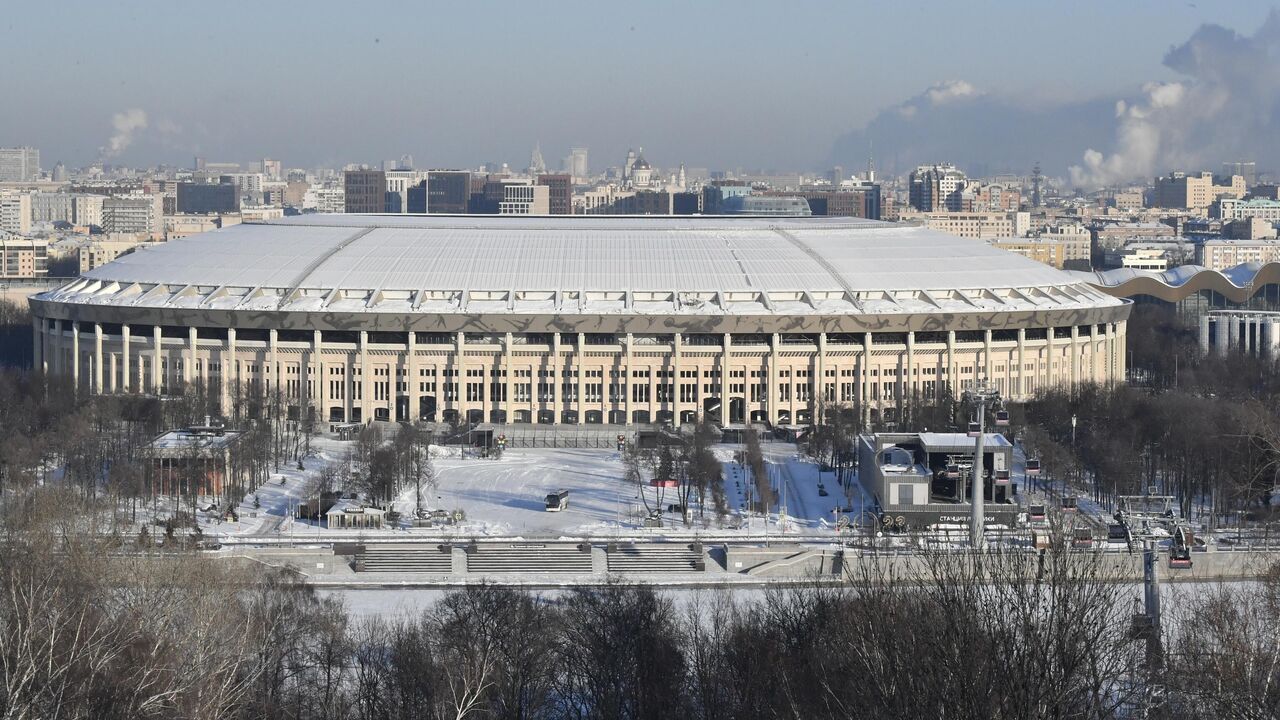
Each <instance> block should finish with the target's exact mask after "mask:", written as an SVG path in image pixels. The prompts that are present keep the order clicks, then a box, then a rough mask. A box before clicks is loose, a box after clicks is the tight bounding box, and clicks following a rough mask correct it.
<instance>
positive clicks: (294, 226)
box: [30, 215, 1129, 425]
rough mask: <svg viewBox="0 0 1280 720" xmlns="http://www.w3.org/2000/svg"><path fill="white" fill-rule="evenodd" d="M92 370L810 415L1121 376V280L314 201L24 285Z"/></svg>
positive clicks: (945, 255) (594, 417) (407, 408)
mask: <svg viewBox="0 0 1280 720" xmlns="http://www.w3.org/2000/svg"><path fill="white" fill-rule="evenodd" d="M30 303H31V310H32V314H33V317H34V328H33V330H34V335H35V358H34V360H35V363H36V366H37V367H42V368H44V369H45V370H47V371H49V372H53V373H61V374H64V375H68V376H70V377H71V378H73V379H74V381H75V383H76V385H77V386H78V387H79V388H81V389H82V390H83V391H85V392H92V393H153V394H167V393H177V392H182V391H183V389H184V388H189V387H192V386H194V385H199V386H202V387H203V388H204V389H205V390H206V391H207V392H208V393H209V395H210V396H211V397H214V398H219V399H220V400H221V403H222V407H223V408H224V412H225V409H226V408H227V407H229V405H228V403H229V402H230V400H231V398H232V397H233V395H232V393H233V392H235V390H236V389H249V390H252V391H255V392H271V391H279V392H280V393H282V394H283V396H284V398H285V403H286V404H288V405H289V406H290V408H289V410H290V413H291V414H293V413H296V412H302V411H304V410H303V409H304V408H305V409H306V410H305V411H309V412H315V413H317V414H318V415H319V416H320V418H321V419H323V420H325V421H330V422H368V421H370V420H382V421H410V420H423V421H428V422H441V421H450V420H465V421H470V422H489V423H537V424H567V425H579V424H586V425H591V424H611V425H645V424H652V423H668V422H669V423H672V424H676V425H678V424H681V423H688V422H692V421H694V420H695V419H696V418H698V417H700V416H703V415H707V416H710V417H711V418H713V419H716V420H719V421H720V422H722V423H724V424H727V425H735V424H742V423H748V422H769V423H771V424H775V425H793V424H794V425H802V424H805V423H807V422H809V421H810V420H811V418H812V415H813V413H814V409H815V408H816V407H818V405H819V404H820V403H822V402H823V401H833V402H840V403H849V404H857V405H858V406H859V407H860V408H861V409H862V411H863V415H864V418H865V419H867V420H878V419H885V420H889V419H892V417H893V414H894V411H895V409H896V408H899V407H901V406H902V405H903V404H904V403H905V402H907V401H908V400H910V399H911V398H918V399H920V400H923V401H929V400H930V399H932V398H936V397H938V396H940V395H941V394H942V393H944V392H946V391H947V390H948V388H950V389H951V390H952V391H954V392H956V393H958V392H959V391H961V390H962V389H964V388H965V387H968V386H969V385H971V384H972V383H973V382H974V381H975V380H976V379H979V378H984V377H985V378H988V379H989V380H990V382H991V383H992V385H994V386H995V387H996V388H997V389H999V391H1000V392H1001V393H1002V394H1003V395H1004V396H1005V397H1006V398H1008V399H1014V400H1016V399H1019V398H1025V397H1027V396H1029V395H1030V394H1031V393H1033V392H1034V391H1035V390H1036V388H1038V387H1042V386H1047V385H1057V384H1063V383H1075V382H1083V381H1098V382H1108V381H1112V380H1114V379H1119V378H1123V377H1124V359H1125V352H1124V342H1125V321H1126V318H1127V317H1128V312H1129V304H1128V301H1125V300H1121V299H1118V298H1114V297H1111V296H1108V295H1106V294H1104V293H1102V292H1100V291H1098V290H1096V289H1094V288H1092V287H1091V286H1090V285H1088V284H1087V283H1086V282H1084V281H1082V280H1080V279H1077V278H1075V277H1072V276H1070V275H1068V274H1065V273H1063V272H1060V271H1058V270H1055V269H1053V268H1051V267H1048V266H1045V265H1042V264H1040V263H1037V262H1034V261H1032V260H1029V259H1026V258H1023V257H1021V256H1019V255H1016V254H1013V253H1008V252H1004V251H1001V250H997V249H994V248H992V247H990V246H989V245H987V244H985V243H982V242H978V241H973V240H967V239H963V238H958V237H954V236H951V235H946V234H943V233H940V232H935V231H931V230H928V229H925V228H922V227H917V226H909V225H895V224H889V223H881V222H875V221H868V220H859V219H848V218H754V217H733V218H725V217H697V216H694V217H687V216H684V217H610V218H597V217H590V218H587V217H581V218H579V217H527V216H526V217H520V218H505V217H504V218H499V217H489V216H378V215H312V216H305V217H295V218H287V219H284V220H280V221H275V222H270V223H266V224H245V225H237V226H234V227H230V228H224V229H221V230H215V231H213V232H208V233H203V234H200V235H195V236H191V237H188V238H184V239H181V240H176V241H174V242H170V243H166V244H163V245H160V246H158V247H155V248H149V249H144V250H140V251H138V252H135V253H133V254H130V255H126V256H123V257H121V258H119V259H118V260H116V261H114V262H112V263H109V264H106V265H103V266H101V267H98V268H95V269H93V270H90V271H88V272H86V273H84V275H83V276H82V277H80V278H78V279H77V280H75V281H73V282H71V283H70V284H68V285H66V286H64V287H62V288H59V289H57V290H52V291H49V292H45V293H41V294H38V295H35V296H33V297H32V299H31V301H30Z"/></svg>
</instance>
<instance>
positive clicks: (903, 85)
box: [0, 3, 1280, 181]
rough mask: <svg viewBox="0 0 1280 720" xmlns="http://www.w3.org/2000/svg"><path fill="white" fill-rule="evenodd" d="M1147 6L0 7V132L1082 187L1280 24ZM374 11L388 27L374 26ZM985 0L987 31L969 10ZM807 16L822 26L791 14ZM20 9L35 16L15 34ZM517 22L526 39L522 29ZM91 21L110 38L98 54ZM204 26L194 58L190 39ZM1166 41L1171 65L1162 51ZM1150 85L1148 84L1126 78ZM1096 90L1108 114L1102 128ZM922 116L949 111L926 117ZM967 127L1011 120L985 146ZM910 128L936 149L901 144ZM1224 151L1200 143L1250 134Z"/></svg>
mask: <svg viewBox="0 0 1280 720" xmlns="http://www.w3.org/2000/svg"><path fill="white" fill-rule="evenodd" d="M1146 5H1148V4H1147V3H1139V4H1137V5H1135V6H1133V7H1118V8H1113V7H1108V10H1107V12H1108V18H1109V22H1107V23H1102V24H1099V23H1096V22H1094V21H1093V19H1092V18H1090V19H1088V20H1087V21H1086V19H1085V18H1086V17H1087V16H1089V14H1088V13H1076V12H1074V11H1073V10H1071V9H1060V8H1056V9H1047V8H1046V9H1036V10H1029V9H1025V8H1022V7H1021V6H1019V5H1014V4H1011V3H996V4H995V5H993V6H991V9H992V12H991V13H988V14H986V15H982V14H978V15H979V17H973V15H974V14H973V13H967V14H966V13H960V12H959V11H957V10H952V9H949V8H935V9H934V10H933V11H932V12H930V13H927V14H926V15H927V17H914V16H908V15H906V14H905V13H904V12H903V11H900V10H895V9H893V8H888V7H884V6H871V7H866V8H852V7H846V6H843V5H827V4H818V3H813V4H806V5H803V6H800V7H798V8H794V9H790V10H788V9H781V8H775V7H771V6H761V5H748V6H745V7H741V8H735V12H734V13H733V14H726V13H724V12H722V11H720V10H719V9H711V8H677V7H676V6H669V5H657V6H647V9H646V10H644V11H643V12H642V13H641V14H640V15H638V16H636V17H635V18H627V19H624V20H620V21H617V22H616V23H615V24H613V25H611V26H608V27H604V28H601V27H598V26H597V25H595V24H593V22H592V20H591V14H590V13H589V12H585V10H586V8H583V7H580V6H560V7H558V8H557V9H555V10H552V11H538V12H535V11H532V10H530V9H528V8H521V7H519V6H509V5H500V6H495V7H489V8H485V9H474V8H431V9H430V14H428V12H427V10H425V9H422V8H409V7H387V6H383V7H381V8H380V9H382V10H383V12H382V13H381V14H379V13H371V16H372V19H370V20H362V19H354V20H353V19H352V18H344V19H343V23H342V24H341V25H337V24H334V23H332V22H330V20H331V19H332V17H333V15H334V13H335V12H336V9H335V8H333V7H331V6H329V5H327V4H324V3H321V4H319V5H316V6H314V8H312V6H308V8H309V10H312V9H314V11H313V12H312V11H309V12H308V13H306V14H305V15H304V14H302V13H300V12H295V9H294V8H288V7H285V8H263V9H261V11H260V12H259V13H258V14H256V15H255V16H254V19H255V20H256V22H250V23H245V22H243V20H244V19H243V18H241V17H238V16H219V15H217V14H215V13H211V12H210V11H208V10H202V9H200V8H190V9H183V10H182V11H181V14H178V13H177V11H176V10H173V9H165V8H161V7H151V6H148V5H145V4H124V5H122V6H119V7H118V8H114V9H112V10H111V11H109V12H108V11H106V10H104V9H100V8H96V7H94V6H89V5H75V4H73V5H72V6H71V7H70V8H69V11H68V12H60V13H59V14H58V16H57V17H54V16H51V15H48V13H49V11H48V10H47V9H42V8H39V7H26V8H22V9H20V10H18V11H17V12H16V13H14V14H12V15H11V17H10V24H9V26H8V27H9V31H8V32H9V35H10V36H11V37H12V39H13V41H14V42H13V43H12V48H13V50H14V56H15V57H14V61H13V63H12V71H11V72H10V73H9V74H8V75H6V77H5V78H4V79H0V90H2V91H4V92H6V94H8V95H9V96H11V97H22V98H24V99H25V101H24V102H23V103H22V104H21V112H15V113H10V114H8V115H6V116H4V117H0V138H3V143H0V144H5V145H24V144H25V145H32V146H36V147H41V148H43V149H44V153H45V155H44V160H45V163H46V164H47V165H52V164H53V163H54V162H56V161H57V160H63V161H64V162H66V163H67V164H68V165H83V164H88V163H89V162H92V161H93V160H94V159H95V158H99V157H102V158H106V159H108V160H109V161H114V162H118V163H121V164H126V165H148V164H153V163H160V162H164V163H169V164H179V165H181V164H186V163H188V162H190V158H191V156H192V155H195V154H200V155H204V156H207V157H210V158H211V159H212V158H228V159H245V158H251V157H256V156H271V157H282V158H284V159H285V162H286V164H288V165H289V166H291V167H313V166H319V165H327V166H333V167H341V166H342V165H345V164H347V163H351V162H374V161H376V160H377V159H379V158H388V157H399V156H400V155H401V154H405V153H408V154H412V155H413V156H414V157H415V158H418V164H419V165H420V166H424V167H427V166H430V167H472V166H476V165H479V164H480V163H484V162H489V161H498V162H509V163H512V166H513V167H518V166H520V165H522V164H523V162H524V161H525V159H527V157H528V153H529V149H530V148H531V147H532V146H533V144H534V143H536V142H540V143H541V145H542V147H543V148H545V149H546V150H547V152H548V157H550V158H552V160H551V163H550V164H558V159H559V158H560V157H561V156H562V155H563V154H566V153H567V151H568V149H569V148H570V147H571V146H585V147H588V148H591V152H592V158H593V160H594V161H595V162H593V165H594V166H595V167H596V168H603V167H605V166H607V165H611V164H615V163H616V162H618V161H617V160H615V158H621V156H622V155H623V154H624V153H625V151H626V148H627V147H630V146H639V145H644V146H646V147H648V148H652V151H651V153H650V160H651V161H652V162H654V164H655V165H657V166H661V167H675V166H676V165H677V164H679V163H680V162H685V163H687V164H688V165H690V166H698V167H711V168H728V169H732V168H735V167H742V168H760V169H765V168H773V169H777V170H783V171H798V170H810V169H814V168H819V167H824V166H827V165H830V164H832V163H836V162H838V163H841V164H844V165H846V166H857V165H861V164H863V163H864V162H865V158H866V156H867V155H868V154H869V152H870V150H871V148H870V146H872V145H874V148H875V150H874V152H875V154H876V156H877V160H878V162H877V164H878V165H879V166H881V167H884V168H886V169H889V170H896V171H897V172H899V173H901V172H905V171H906V170H907V169H909V167H910V166H911V165H913V164H914V163H917V162H924V161H936V160H938V159H950V160H952V161H955V162H957V163H959V164H965V163H966V159H967V157H968V155H969V154H972V155H974V156H978V155H981V156H982V157H983V158H984V160H985V161H986V162H988V163H989V166H990V167H989V169H990V170H991V171H993V172H998V171H1002V170H1021V171H1023V172H1025V171H1026V169H1027V168H1024V167H1019V166H1021V165H1027V166H1029V164H1030V163H1031V162H1033V161H1034V160H1037V159H1039V160H1042V161H1043V163H1044V166H1045V172H1046V173H1048V174H1050V175H1054V176H1062V177H1067V176H1068V174H1069V172H1070V170H1069V167H1070V165H1072V164H1075V165H1080V166H1087V163H1086V162H1085V160H1084V157H1085V153H1086V151H1088V150H1095V151H1097V152H1098V153H1100V154H1101V155H1102V159H1101V160H1099V162H1100V163H1103V165H1102V166H1100V167H1108V163H1110V165H1111V166H1115V167H1111V169H1110V170H1109V171H1108V172H1102V171H1101V170H1099V169H1096V168H1095V169H1092V170H1090V169H1089V168H1088V167H1084V168H1083V170H1082V174H1081V175H1080V178H1081V179H1082V180H1085V181H1088V180H1097V179H1103V178H1113V177H1114V176H1116V175H1117V173H1119V174H1123V173H1124V172H1128V171H1129V170H1128V167H1129V166H1141V165H1143V163H1142V162H1138V163H1126V162H1123V161H1124V160H1125V157H1126V156H1125V155H1124V148H1123V147H1120V148H1119V149H1120V151H1121V162H1119V163H1118V165H1117V163H1115V162H1110V160H1109V158H1111V156H1112V155H1113V154H1114V153H1115V151H1116V150H1117V137H1121V138H1123V137H1124V133H1125V132H1127V130H1126V128H1125V119H1126V117H1125V116H1127V115H1128V116H1131V115H1133V114H1134V113H1136V112H1143V111H1144V110H1143V109H1144V108H1151V107H1153V104H1158V103H1159V102H1161V101H1162V100H1161V98H1154V99H1153V98H1152V93H1153V92H1155V91H1157V90H1158V89H1159V88H1165V87H1170V86H1171V83H1181V86H1182V87H1184V88H1185V89H1187V90H1188V91H1189V92H1188V93H1187V94H1186V95H1187V96H1193V95H1194V92H1193V91H1194V90H1195V88H1196V87H1197V86H1198V85H1209V86H1210V87H1208V88H1207V90H1209V91H1212V90H1215V89H1216V90H1222V89H1223V88H1225V89H1226V90H1227V91H1230V90H1238V88H1236V87H1235V85H1234V84H1233V83H1235V84H1239V83H1238V82H1237V81H1238V80H1239V77H1238V74H1239V73H1241V72H1243V71H1241V70H1240V68H1239V67H1235V70H1236V71H1237V75H1236V76H1233V75H1230V74H1229V73H1223V72H1221V70H1222V68H1223V67H1228V68H1230V67H1231V66H1232V64H1233V63H1234V64H1235V65H1236V66H1238V65H1239V63H1241V62H1247V61H1248V60H1249V56H1248V53H1247V52H1236V51H1240V50H1242V49H1243V51H1251V52H1253V53H1254V55H1255V59H1256V57H1257V53H1259V52H1260V53H1262V54H1261V56H1260V57H1262V58H1264V59H1266V58H1267V57H1274V55H1275V50H1274V48H1275V45H1276V43H1277V35H1280V32H1277V27H1278V26H1280V21H1276V20H1274V19H1272V20H1270V21H1267V20H1266V18H1268V17H1271V11H1270V10H1269V9H1268V6H1267V5H1265V4H1262V3H1247V4H1246V3H1241V4H1233V5H1231V6H1229V7H1221V8H1212V9H1209V8H1197V7H1195V5H1194V4H1187V5H1186V6H1179V7H1176V8H1174V7H1169V8H1163V7H1162V8H1161V10H1162V11H1161V12H1158V13H1153V12H1151V10H1152V8H1151V7H1146ZM677 9H678V10H679V11H680V13H679V16H678V18H675V19H672V13H673V11H674V10H677ZM480 15H483V16H484V17H483V18H482V17H478V16H480ZM392 16H394V17H397V18H400V19H401V20H402V22H397V23H384V22H378V20H380V19H381V18H383V17H392ZM996 16H998V17H999V18H1000V20H1001V22H999V23H993V22H991V17H996ZM820 17H825V18H828V19H829V20H830V22H825V21H824V22H822V23H816V22H814V18H820ZM233 20H234V22H232V21H233ZM1209 23H1217V24H1219V25H1220V26H1221V27H1217V26H1213V25H1208V24H1209ZM24 24H25V26H26V27H30V28H32V29H33V30H34V31H33V32H20V31H19V29H20V28H22V27H24ZM281 28H290V29H291V30H290V32H289V33H282V32H281V31H280V29H281ZM451 28H455V29H456V28H461V30H459V31H457V32H452V31H450V29H451ZM886 28H887V29H888V30H889V31H888V32H885V29H886ZM1227 28H1229V29H1227ZM1259 28H1261V29H1259ZM186 29H192V32H190V33H186V32H184V30H186ZM712 29H714V30H716V32H709V31H710V30H712ZM792 30H794V31H795V32H791V31H792ZM726 31H728V32H726ZM1080 32H1085V33H1088V34H1089V36H1090V37H1091V38H1092V39H1091V41H1090V42H1089V45H1090V47H1092V48H1094V49H1093V50H1092V51H1091V52H1089V53H1077V54H1075V55H1073V56H1072V61H1071V62H1070V63H1063V62H1055V61H1054V60H1053V59H1052V58H1053V57H1056V55H1054V56H1047V55H1046V53H1045V52H1044V50H1043V47H1044V46H1045V43H1046V41H1056V42H1058V43H1059V46H1060V47H1062V46H1063V45H1062V44H1061V43H1066V44H1067V45H1066V46H1069V42H1070V41H1071V39H1072V38H1073V33H1080ZM522 33H535V34H537V37H538V39H537V40H536V41H534V42H532V43H530V42H529V41H528V39H527V37H524V36H523V35H522ZM233 35H234V36H235V37H238V38H240V39H243V40H247V41H249V42H248V47H252V48H253V51H252V52H244V51H241V52H239V53H236V54H234V55H227V54H219V53H218V52H217V51H216V46H217V44H218V43H219V42H220V41H219V39H218V38H219V37H222V38H224V39H227V38H231V37H233ZM997 36H998V39H999V42H996V40H997ZM103 37H109V38H113V39H114V40H115V42H114V43H107V44H105V45H104V43H103V41H102V39H101V38H103ZM960 37H965V38H969V39H970V41H969V42H966V43H962V44H961V47H962V53H963V57H964V58H965V61H964V62H957V63H949V64H947V65H946V67H945V69H941V70H940V69H939V67H938V65H937V63H933V62H926V61H925V60H926V58H925V57H924V56H923V55H920V57H915V55H917V54H913V53H912V52H910V51H909V50H906V49H904V48H906V47H908V46H909V44H910V42H915V43H917V44H920V43H932V44H935V45H937V44H939V43H952V42H955V41H956V39H957V38H960ZM983 38H986V39H987V40H986V41H985V42H984V41H983ZM1107 38H1111V39H1110V40H1107ZM1122 38H1123V40H1124V42H1120V40H1121V39H1122ZM1188 38H1192V42H1191V43H1188V42H1187V41H1188ZM202 42H203V43H206V44H211V46H213V47H214V50H212V51H210V52H189V50H190V49H191V47H192V46H193V45H192V43H194V45H195V47H199V46H200V45H201V43H202ZM1179 47H1183V48H1188V49H1187V50H1186V51H1185V53H1184V54H1185V55H1191V56H1193V57H1192V58H1191V59H1188V58H1186V57H1184V58H1179V57H1177V56H1176V54H1175V53H1170V48H1173V49H1174V50H1176V49H1178V48H1179ZM1205 48H1208V50H1209V51H1216V52H1217V56H1216V57H1214V56H1213V53H1212V52H1205V51H1204V49H1205ZM1233 53H1234V54H1233ZM619 54H621V56H622V57H623V58H625V59H624V60H622V61H619V60H617V57H618V56H619ZM1166 55H1168V56H1169V57H1166V59H1165V62H1164V64H1163V65H1161V63H1160V59H1161V58H1162V57H1165V56H1166ZM362 57H363V59H362ZM1206 57H1209V60H1208V61H1206V60H1205V58H1206ZM459 58H463V59H465V62H462V63H461V64H460V65H458V69H457V70H456V71H455V72H452V73H440V72H436V73H429V72H428V73H416V74H415V73H414V70H415V68H430V67H443V66H444V65H442V63H446V62H459ZM161 60H162V61H161ZM1206 62H1214V63H1217V64H1216V65H1212V66H1206V65H1205V63H1206ZM516 68H519V71H518V72H517V71H516ZM993 68H995V69H998V70H999V72H998V73H997V72H993ZM817 69H820V71H819V70H817ZM868 69H871V70H872V71H871V72H868ZM371 71H372V74H371ZM886 71H888V72H886ZM1251 75H1252V77H1253V80H1254V81H1255V82H1254V83H1253V85H1252V86H1251V87H1249V88H1247V90H1248V91H1249V92H1252V93H1256V94H1257V97H1256V98H1254V99H1255V100H1256V101H1257V103H1258V107H1259V108H1261V109H1262V111H1263V114H1264V117H1261V118H1254V119H1253V122H1254V123H1255V124H1256V125H1258V126H1259V127H1261V128H1262V129H1263V130H1265V131H1266V133H1267V134H1266V136H1265V137H1261V138H1255V139H1254V141H1255V143H1256V145H1255V147H1256V152H1254V153H1251V154H1254V155H1258V159H1259V161H1260V162H1261V163H1263V164H1268V163H1269V161H1271V160H1273V158H1270V157H1268V156H1267V154H1266V153H1268V152H1274V151H1272V150H1271V149H1270V148H1271V147H1272V146H1273V145H1274V143H1270V142H1269V139H1270V138H1271V137H1273V135H1274V122H1273V118H1271V117H1270V115H1269V114H1268V113H1269V111H1270V105H1268V102H1269V101H1272V100H1274V97H1275V96H1276V95H1277V94H1278V91H1277V88H1278V87H1280V81H1278V80H1277V78H1276V77H1275V76H1276V75H1277V73H1276V71H1275V69H1274V64H1272V65H1270V66H1268V65H1266V64H1263V65H1262V66H1261V67H1257V68H1255V69H1254V70H1253V72H1252V73H1251ZM24 77H26V78H28V79H29V78H30V77H42V78H44V79H45V80H46V82H45V83H42V85H43V86H45V87H48V88H57V89H58V91H57V92H52V91H49V90H40V89H37V88H34V87H32V86H31V84H30V83H28V82H26V81H25V80H23V78H24ZM997 77H999V81H997V80H996V78H997ZM192 78H199V79H200V82H199V84H192V83H191V79H192ZM370 78H374V81H373V82H370ZM1224 78H1225V79H1224ZM833 81H834V82H833ZM1153 82H1154V83H1159V84H1158V85H1148V86H1147V87H1146V89H1144V85H1146V84H1147V83H1153ZM1215 83H1216V84H1215ZM584 88H589V91H584ZM833 88H834V89H835V91H833ZM1168 93H1169V91H1165V94H1166V95H1167V94H1168ZM231 98H235V100H234V102H232V101H230V99H231ZM1233 99H1234V98H1233ZM1118 100H1121V101H1124V102H1125V107H1126V108H1129V109H1130V111H1129V112H1127V113H1121V116H1122V117H1120V118H1117V117H1116V112H1115V105H1116V102H1117V101H1118ZM353 110H354V111H353ZM934 111H936V112H934ZM930 115H933V116H936V118H937V119H935V120H932V121H930V120H929V118H928V116H930ZM1081 118H1084V120H1085V121H1082V120H1081ZM977 119H984V122H983V123H978V122H977ZM1192 120H1193V121H1195V122H1200V123H1206V122H1209V123H1211V122H1213V120H1214V118H1212V117H1208V118H1206V117H1203V113H1201V114H1200V116H1198V117H1196V118H1193V119H1192ZM939 123H951V124H952V127H950V128H949V132H947V133H939V132H937V126H938V124H939ZM980 125H985V126H987V127H996V128H1001V127H1009V128H1011V129H1019V130H1020V131H1021V132H1022V136H1021V137H1014V138H1009V139H1007V140H1009V141H1007V142H996V141H994V140H993V139H992V138H991V133H983V132H981V130H983V129H984V128H983V127H980ZM1028 126H1030V127H1028ZM1067 129H1070V130H1071V132H1062V131H1064V130H1067ZM1193 129H1194V128H1193ZM1173 130H1178V128H1174V129H1173ZM913 132H914V133H915V134H914V135H913ZM1117 132H1119V133H1120V135H1119V136H1118V135H1117ZM921 135H923V136H925V137H926V138H929V139H932V140H933V141H934V144H932V145H930V144H929V143H921V142H919V139H920V136H921ZM1166 136H1167V137H1166V139H1165V140H1163V141H1162V142H1161V143H1160V144H1159V147H1158V149H1157V150H1156V151H1155V157H1154V158H1153V159H1152V160H1151V163H1155V164H1159V163H1160V162H1161V161H1163V160H1181V159H1187V160H1192V159H1193V158H1187V157H1186V155H1187V153H1184V152H1181V151H1180V148H1179V147H1178V146H1177V141H1178V133H1177V132H1172V131H1171V132H1170V133H1167V134H1166ZM1223 136H1224V137H1229V136H1230V134H1223ZM1041 138H1058V140H1057V142H1052V143H1050V142H1039V140H1040V139H1041ZM1170 138H1172V139H1170ZM939 143H941V144H942V145H943V147H942V148H939ZM1222 145H1227V147H1218V148H1215V150H1218V151H1220V152H1222V153H1226V154H1235V153H1233V152H1229V151H1235V150H1237V149H1238V150H1239V151H1241V152H1243V151H1244V150H1246V149H1247V148H1235V147H1230V141H1223V142H1219V146H1222ZM948 148H950V149H951V152H941V150H943V149H948ZM925 154H928V157H923V155H925ZM1162 155H1164V156H1167V157H1164V156H1162ZM1194 159H1197V160H1198V158H1194ZM1219 159H1220V158H1216V157H1215V158H1212V159H1206V160H1212V161H1215V162H1216V161H1217V160H1219ZM1166 164H1167V163H1166ZM1117 168H1118V169H1117ZM1139 169H1141V168H1139ZM1154 169H1155V170H1156V171H1157V172H1158V171H1162V170H1165V169H1167V168H1166V167H1164V166H1160V167H1154Z"/></svg>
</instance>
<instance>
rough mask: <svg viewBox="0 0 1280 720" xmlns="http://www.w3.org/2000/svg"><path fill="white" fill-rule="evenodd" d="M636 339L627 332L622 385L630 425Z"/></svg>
mask: <svg viewBox="0 0 1280 720" xmlns="http://www.w3.org/2000/svg"><path fill="white" fill-rule="evenodd" d="M556 337H559V335H557V336H556ZM634 340H635V336H633V335H632V334H631V333H627V358H626V363H627V364H626V367H625V368H623V375H624V377H623V386H622V387H623V394H624V395H625V398H624V399H625V400H626V403H627V405H626V413H627V424H628V425H630V424H631V410H632V403H631V359H632V355H631V346H632V344H633V342H634Z"/></svg>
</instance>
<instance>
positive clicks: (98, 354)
mask: <svg viewBox="0 0 1280 720" xmlns="http://www.w3.org/2000/svg"><path fill="white" fill-rule="evenodd" d="M93 392H94V393H95V394H97V395H101V394H102V323H94V324H93Z"/></svg>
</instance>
